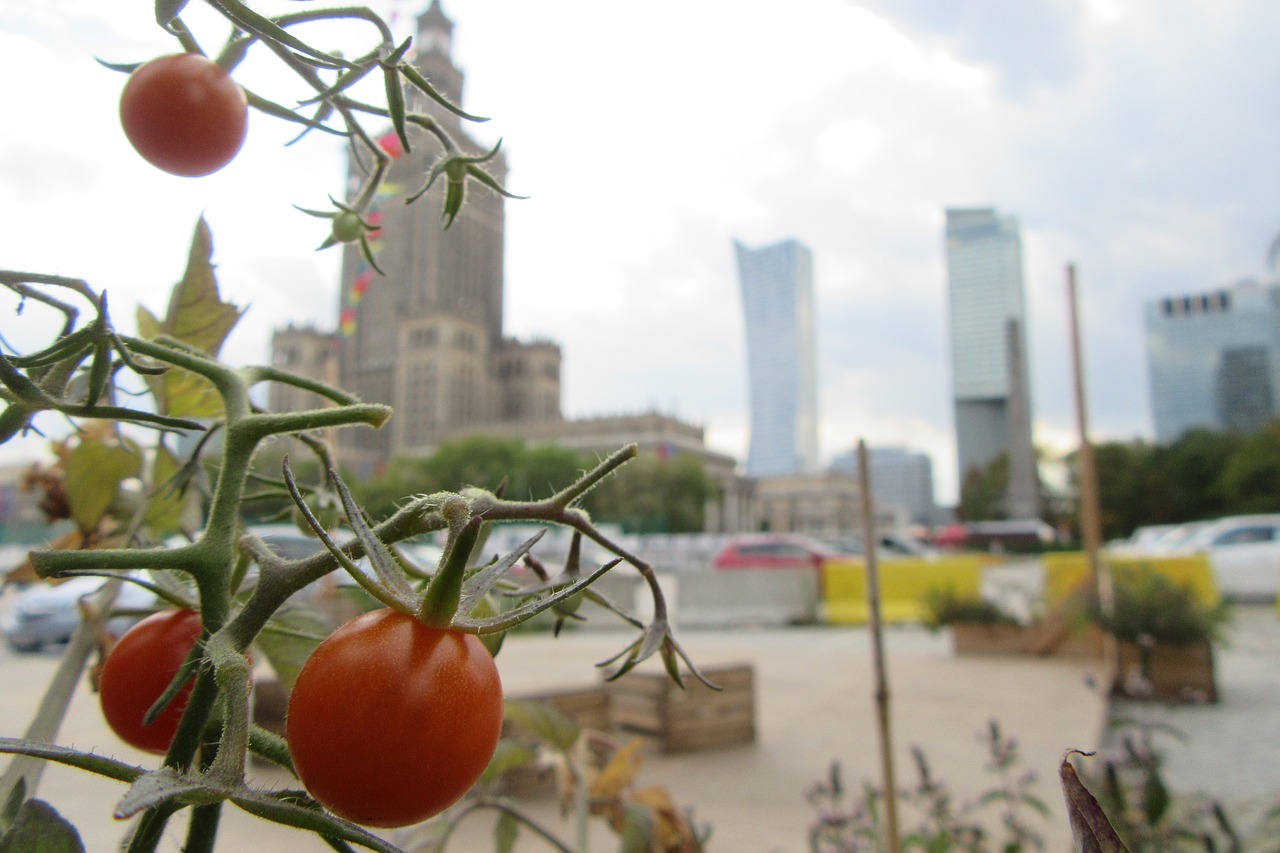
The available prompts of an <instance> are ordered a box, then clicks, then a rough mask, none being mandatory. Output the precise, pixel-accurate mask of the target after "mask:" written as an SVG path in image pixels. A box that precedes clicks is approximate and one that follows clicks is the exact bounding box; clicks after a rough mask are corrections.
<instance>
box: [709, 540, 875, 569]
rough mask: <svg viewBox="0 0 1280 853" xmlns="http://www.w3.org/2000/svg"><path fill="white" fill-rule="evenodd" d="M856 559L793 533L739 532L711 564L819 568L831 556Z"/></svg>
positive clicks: (761, 567)
mask: <svg viewBox="0 0 1280 853" xmlns="http://www.w3.org/2000/svg"><path fill="white" fill-rule="evenodd" d="M849 559H857V558H856V557H850V556H849V555H847V554H841V553H840V552H839V551H836V550H835V549H834V548H831V547H830V546H828V545H825V544H823V543H822V542H819V541H817V540H816V539H810V538H809V537H807V536H800V535H797V534H791V533H760V534H753V535H750V536H738V537H735V538H733V539H730V540H729V541H728V542H726V543H725V545H724V547H723V548H721V549H720V552H719V553H718V554H716V557H715V560H714V561H713V562H712V564H711V565H712V566H713V567H714V568H715V569H717V570H729V569H801V568H809V569H820V568H822V564H823V563H825V562H827V561H828V560H849Z"/></svg>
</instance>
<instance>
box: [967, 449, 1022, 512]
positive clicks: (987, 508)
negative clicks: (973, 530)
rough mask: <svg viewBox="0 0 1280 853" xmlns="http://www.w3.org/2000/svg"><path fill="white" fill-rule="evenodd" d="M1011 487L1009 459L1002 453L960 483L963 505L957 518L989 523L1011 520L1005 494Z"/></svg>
mask: <svg viewBox="0 0 1280 853" xmlns="http://www.w3.org/2000/svg"><path fill="white" fill-rule="evenodd" d="M1008 484H1009V456H1008V455H1007V454H1004V453H1001V454H1000V455H999V456H997V457H996V458H995V459H994V460H992V461H991V464H989V465H987V466H986V467H985V468H970V469H969V470H968V471H966V472H965V474H964V482H963V483H961V484H960V506H959V507H958V508H957V511H956V515H957V516H958V517H959V518H960V519H961V520H962V521H986V520H995V519H1003V518H1008V517H1009V516H1008V514H1007V513H1006V512H1005V509H1004V496H1005V491H1006V490H1007V489H1008Z"/></svg>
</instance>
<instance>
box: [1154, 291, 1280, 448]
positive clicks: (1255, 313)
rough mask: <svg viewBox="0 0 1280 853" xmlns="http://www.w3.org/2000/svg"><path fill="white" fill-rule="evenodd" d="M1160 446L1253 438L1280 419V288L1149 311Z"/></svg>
mask: <svg viewBox="0 0 1280 853" xmlns="http://www.w3.org/2000/svg"><path fill="white" fill-rule="evenodd" d="M1144 313H1145V320H1146V332H1147V366H1148V370H1149V371H1150V378H1151V414H1152V420H1153V422H1154V426H1155V433H1156V441H1158V442H1161V443H1166V442H1171V441H1176V440H1177V439H1178V438H1179V437H1181V436H1182V435H1183V433H1185V432H1187V431H1188V430H1192V429H1197V428H1204V429H1212V430H1217V431H1234V432H1253V431H1256V430H1258V429H1261V428H1262V427H1263V426H1265V425H1266V424H1267V422H1268V421H1270V420H1271V419H1272V418H1274V417H1275V416H1276V414H1277V412H1276V394H1275V391H1276V389H1277V387H1280V385H1277V380H1280V287H1275V286H1272V287H1262V286H1260V285H1258V284H1255V283H1253V282H1241V283H1238V284H1236V285H1233V286H1231V287H1229V288H1226V289H1222V290H1216V291H1212V292H1208V293H1199V294H1195V295H1190V296H1171V297H1165V298H1163V299H1157V300H1155V301H1153V302H1148V303H1147V305H1146V307H1145V312H1144Z"/></svg>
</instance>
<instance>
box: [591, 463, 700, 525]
mask: <svg viewBox="0 0 1280 853" xmlns="http://www.w3.org/2000/svg"><path fill="white" fill-rule="evenodd" d="M717 492H718V490H717V487H716V484H715V483H714V482H713V481H712V480H711V478H710V477H708V476H707V473H706V471H705V469H704V468H703V465H702V462H701V461H700V460H699V459H698V458H697V457H695V456H690V455H688V454H680V455H677V456H674V457H671V458H669V459H661V458H658V457H656V456H642V457H640V458H639V459H637V460H636V461H635V463H634V464H632V465H628V466H627V467H626V468H625V469H623V470H622V471H619V472H618V476H616V477H612V478H610V479H609V480H607V481H606V482H604V483H601V484H600V486H599V487H598V488H596V489H594V490H593V491H592V492H590V493H589V494H588V495H587V499H586V507H587V509H588V510H590V512H591V515H592V517H593V518H595V519H596V520H597V521H611V522H616V523H619V524H621V525H622V528H623V529H624V530H627V531H629V532H639V533H698V532H701V531H702V529H703V521H704V515H705V511H706V505H707V502H708V501H709V500H711V499H712V498H713V497H715V496H716V494H717Z"/></svg>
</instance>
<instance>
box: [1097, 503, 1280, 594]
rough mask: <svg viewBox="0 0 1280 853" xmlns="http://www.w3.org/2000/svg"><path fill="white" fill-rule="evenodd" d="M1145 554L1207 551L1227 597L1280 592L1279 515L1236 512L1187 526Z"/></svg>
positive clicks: (1129, 551)
mask: <svg viewBox="0 0 1280 853" xmlns="http://www.w3.org/2000/svg"><path fill="white" fill-rule="evenodd" d="M1117 553H1121V554H1125V555H1137V556H1141V555H1144V554H1149V555H1151V556H1162V555H1166V556H1175V555H1179V554H1204V555H1205V556H1207V557H1208V558H1209V565H1210V568H1211V569H1212V571H1213V577H1214V580H1215V581H1216V582H1217V584H1218V589H1219V591H1220V592H1221V593H1222V596H1223V597H1224V598H1227V599H1229V600H1235V601H1265V602H1268V603H1270V602H1274V601H1275V600H1276V595H1277V593H1278V592H1280V515H1235V516H1228V517H1226V518H1219V519H1217V520H1215V521H1197V522H1190V523H1188V524H1183V525H1180V526H1178V527H1176V528H1175V529H1173V530H1171V531H1168V532H1166V533H1165V534H1164V535H1163V536H1161V537H1159V538H1158V539H1156V540H1155V541H1154V542H1152V543H1151V544H1149V545H1147V546H1146V547H1143V548H1123V549H1118V551H1117Z"/></svg>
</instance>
